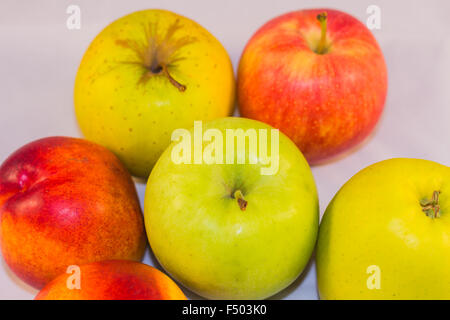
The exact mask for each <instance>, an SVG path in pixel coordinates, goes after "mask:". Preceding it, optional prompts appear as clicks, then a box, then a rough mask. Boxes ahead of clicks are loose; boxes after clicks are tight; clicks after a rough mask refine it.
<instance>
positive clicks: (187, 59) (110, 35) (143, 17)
mask: <svg viewBox="0 0 450 320" xmlns="http://www.w3.org/2000/svg"><path fill="white" fill-rule="evenodd" d="M234 86H235V81H234V74H233V69H232V65H231V62H230V58H229V56H228V54H227V52H226V51H225V49H224V48H223V47H222V45H221V44H220V42H219V41H218V40H217V39H216V38H215V37H214V36H213V35H212V34H210V33H209V32H208V31H207V30H205V29H204V28H203V27H201V26H200V25H199V24H197V23H196V22H194V21H192V20H190V19H188V18H186V17H183V16H180V15H177V14H175V13H172V12H169V11H164V10H144V11H138V12H134V13H132V14H129V15H127V16H125V17H122V18H120V19H118V20H116V21H114V22H113V23H111V24H110V25H109V26H107V27H106V28H105V29H104V30H103V31H102V32H101V33H100V34H98V35H97V37H96V38H95V39H94V41H93V42H92V43H91V45H90V46H89V48H88V50H87V51H86V53H85V55H84V57H83V59H82V61H81V65H80V67H79V69H78V73H77V77H76V81H75V92H74V102H75V111H76V115H77V119H78V123H79V125H80V128H81V131H82V132H83V134H84V136H85V137H86V138H87V139H89V140H92V141H94V142H97V143H99V144H101V145H103V146H106V147H107V148H108V149H110V150H112V151H113V152H114V153H115V154H116V155H117V156H118V157H119V159H120V160H122V162H123V163H124V164H125V165H126V167H127V168H128V169H129V170H130V172H131V173H132V174H133V175H135V176H141V177H147V176H148V174H149V173H150V171H151V169H152V167H153V165H154V164H155V162H156V160H157V159H158V157H159V156H160V155H161V153H162V152H163V151H164V149H165V148H166V147H167V146H168V145H169V143H170V135H171V133H172V131H173V130H175V129H176V128H183V127H187V128H188V127H190V126H192V123H193V121H194V120H211V119H215V118H221V117H225V116H227V115H229V114H231V112H232V110H233V108H234V100H235V87H234Z"/></svg>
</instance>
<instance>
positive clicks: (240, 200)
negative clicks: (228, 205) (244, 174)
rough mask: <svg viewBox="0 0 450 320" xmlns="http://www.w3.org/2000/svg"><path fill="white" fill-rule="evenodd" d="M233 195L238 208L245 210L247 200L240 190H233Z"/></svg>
mask: <svg viewBox="0 0 450 320" xmlns="http://www.w3.org/2000/svg"><path fill="white" fill-rule="evenodd" d="M233 197H234V198H235V199H236V200H237V203H238V205H239V208H240V209H241V210H242V211H245V209H246V208H247V204H248V202H247V201H246V200H245V199H244V195H243V194H242V191H241V190H236V191H235V192H234V195H233Z"/></svg>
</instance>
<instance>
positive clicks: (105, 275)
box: [35, 260, 186, 300]
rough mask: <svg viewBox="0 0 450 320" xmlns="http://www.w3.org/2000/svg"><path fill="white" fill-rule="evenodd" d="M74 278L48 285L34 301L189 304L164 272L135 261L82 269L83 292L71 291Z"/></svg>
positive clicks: (67, 275) (93, 264)
mask: <svg viewBox="0 0 450 320" xmlns="http://www.w3.org/2000/svg"><path fill="white" fill-rule="evenodd" d="M70 276H71V274H61V275H60V276H58V277H57V278H56V279H54V280H52V281H51V282H50V283H48V284H47V285H46V286H45V287H44V288H43V289H42V290H41V291H40V292H39V293H38V294H37V296H36V297H35V300H186V297H185V295H184V294H183V292H182V291H181V290H180V288H178V286H177V285H176V284H175V282H173V281H172V280H171V279H170V278H169V277H168V276H166V275H165V274H164V273H162V272H161V271H159V270H157V269H155V268H153V267H151V266H149V265H146V264H143V263H139V262H134V261H125V260H112V261H101V262H94V263H90V264H86V265H83V266H81V267H80V289H74V288H71V289H68V287H67V281H68V278H69V277H70Z"/></svg>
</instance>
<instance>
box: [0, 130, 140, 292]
mask: <svg viewBox="0 0 450 320" xmlns="http://www.w3.org/2000/svg"><path fill="white" fill-rule="evenodd" d="M145 238H146V237H145V232H144V223H143V218H142V213H141V209H140V206H139V201H138V198H137V194H136V189H135V186H134V184H133V182H132V180H131V176H130V174H129V173H128V172H127V171H126V169H125V167H124V166H123V165H122V163H121V162H120V161H119V160H118V159H117V157H116V156H115V155H114V154H113V153H111V152H110V151H109V150H107V149H106V148H104V147H102V146H99V145H96V144H94V143H92V142H88V141H85V140H82V139H76V138H67V137H50V138H44V139H41V140H36V141H34V142H31V143H29V144H27V145H25V146H23V147H22V148H20V149H19V150H17V151H16V152H15V153H13V154H12V155H11V156H10V157H9V158H8V159H7V160H6V161H5V162H4V163H3V164H2V165H1V166H0V245H1V250H2V254H3V258H4V259H5V261H6V263H7V264H8V265H9V267H10V268H11V270H12V271H13V272H14V273H15V274H17V275H18V276H19V277H20V278H21V279H22V280H24V281H25V282H27V283H28V284H30V285H32V286H34V287H36V288H42V287H43V286H44V285H45V284H46V283H47V282H49V281H50V280H52V279H53V278H55V277H56V276H58V275H59V274H61V273H64V272H66V268H67V267H68V266H69V265H73V264H84V263H89V262H94V261H100V260H110V259H125V260H139V259H141V257H142V254H143V252H144V249H145V246H146V239H145Z"/></svg>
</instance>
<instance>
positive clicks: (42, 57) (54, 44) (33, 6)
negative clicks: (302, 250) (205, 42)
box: [0, 0, 450, 299]
mask: <svg viewBox="0 0 450 320" xmlns="http://www.w3.org/2000/svg"><path fill="white" fill-rule="evenodd" d="M70 4H76V5H79V6H80V7H81V19H82V20H81V29H80V30H68V29H67V28H66V19H67V17H68V15H67V14H66V8H67V7H68V6H69V5H70ZM372 4H375V5H378V6H379V7H380V8H381V18H382V24H381V30H374V35H375V36H376V38H377V39H378V41H379V43H380V45H381V47H382V49H383V52H384V55H385V58H386V61H387V65H388V71H389V93H388V99H387V104H386V109H385V113H384V115H383V117H382V119H381V122H380V125H379V126H378V128H377V130H376V132H375V134H374V136H373V137H372V138H371V139H370V140H369V141H368V142H367V143H366V144H364V145H363V146H362V147H361V148H359V150H358V151H357V152H354V153H352V154H350V155H348V156H347V157H345V158H343V159H341V160H339V161H337V162H334V163H331V164H327V165H323V166H320V167H315V168H313V173H314V176H315V178H316V183H317V186H318V190H319V197H320V206H321V213H323V211H324V210H325V208H326V206H327V204H328V202H329V201H330V200H331V198H332V197H333V195H334V194H335V193H336V192H337V191H338V189H339V188H340V187H341V186H342V184H343V183H345V182H346V181H347V180H348V179H349V178H350V177H351V176H353V175H354V174H355V173H356V172H358V171H359V170H361V169H362V168H364V167H366V166H367V165H369V164H372V163H374V162H377V161H380V160H384V159H387V158H393V157H415V158H423V159H429V160H434V161H437V162H440V163H442V164H450V150H449V148H448V145H447V140H448V138H449V137H450V126H448V122H449V121H450V90H449V86H450V34H449V30H450V20H449V19H448V12H450V2H448V1H443V0H441V1H439V0H437V1H432V0H427V1H425V0H418V1H410V0H402V1H400V0H397V1H392V0H386V1H377V0H371V1H362V0H353V1H342V0H341V1H307V0H302V1H299V0H292V1H286V0H279V1H273V0H252V1H242V0H231V1H211V0H189V1H185V0H165V1H162V0H161V1H155V0H143V1H137V0H136V1H134V0H128V1H118V0H116V1H112V0H110V1H107V0H102V1H87V0H85V1H76V0H72V1H63V0H54V1H47V0H45V1H44V0H41V1H18V0H1V2H0V43H1V50H0V98H1V100H0V133H1V134H0V162H3V160H4V159H6V157H7V156H8V155H9V154H10V153H12V152H13V151H14V150H16V149H17V148H19V147H20V146H22V145H24V144H25V143H27V142H30V141H32V140H35V139H37V138H41V137H45V136H52V135H66V136H80V132H79V131H78V128H77V124H76V120H75V117H74V112H73V102H72V93H73V92H72V91H73V83H74V78H75V74H76V71H77V68H78V64H79V62H80V60H81V57H82V55H83V53H84V51H85V49H86V48H87V46H88V45H89V43H90V41H91V40H92V39H93V38H94V36H95V35H96V34H97V33H98V32H99V31H100V30H101V29H102V28H103V27H104V26H106V25H107V24H108V23H109V22H111V21H113V20H114V19H116V18H119V17H121V16H123V15H125V14H127V13H130V12H132V11H136V10H140V9H148V8H164V9H169V10H172V11H174V12H177V13H179V14H182V15H184V16H187V17H189V18H191V19H194V20H195V21H197V22H198V23H200V24H201V25H203V26H204V27H206V28H207V29H208V30H209V31H210V32H212V33H213V34H214V35H215V36H216V37H217V38H218V39H219V40H220V41H221V42H222V44H223V45H224V46H225V48H226V49H227V51H228V53H229V54H230V56H231V59H232V61H233V65H234V67H235V69H236V67H237V64H238V61H239V57H240V54H241V52H242V50H243V48H244V45H245V44H246V42H247V41H248V39H249V38H250V37H251V35H252V34H253V32H255V31H256V30H257V29H258V28H259V27H260V26H261V25H262V24H263V23H265V22H266V21H268V20H269V19H271V18H273V17H275V16H277V15H279V14H281V13H284V12H288V11H292V10H297V9H303V8H314V7H318V6H321V7H332V8H337V9H340V10H343V11H346V12H348V13H350V14H352V15H354V16H356V17H358V18H359V19H360V20H362V21H366V19H367V14H366V9H367V7H368V6H369V5H372ZM137 189H138V192H139V196H140V199H141V201H142V199H143V195H144V189H145V186H144V185H143V184H139V183H138V184H137ZM153 261H154V260H152V259H151V257H150V255H149V253H147V255H146V257H145V260H144V262H145V263H150V264H153ZM36 293H37V291H36V290H34V289H32V288H30V287H28V286H27V285H25V284H23V283H22V282H21V281H20V280H18V279H17V278H15V277H14V275H12V273H11V272H10V271H9V270H8V269H7V267H6V266H5V264H4V262H3V260H2V262H1V263H0V299H31V298H33V297H34V295H35V294H36ZM274 298H286V299H316V298H317V292H316V281H315V271H314V267H312V268H311V267H310V268H309V269H307V270H305V273H304V275H302V276H301V277H300V278H299V279H298V280H297V281H296V282H295V283H294V284H293V285H292V286H291V287H289V288H288V289H286V290H285V291H283V292H281V293H280V294H278V295H277V296H275V297H274Z"/></svg>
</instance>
